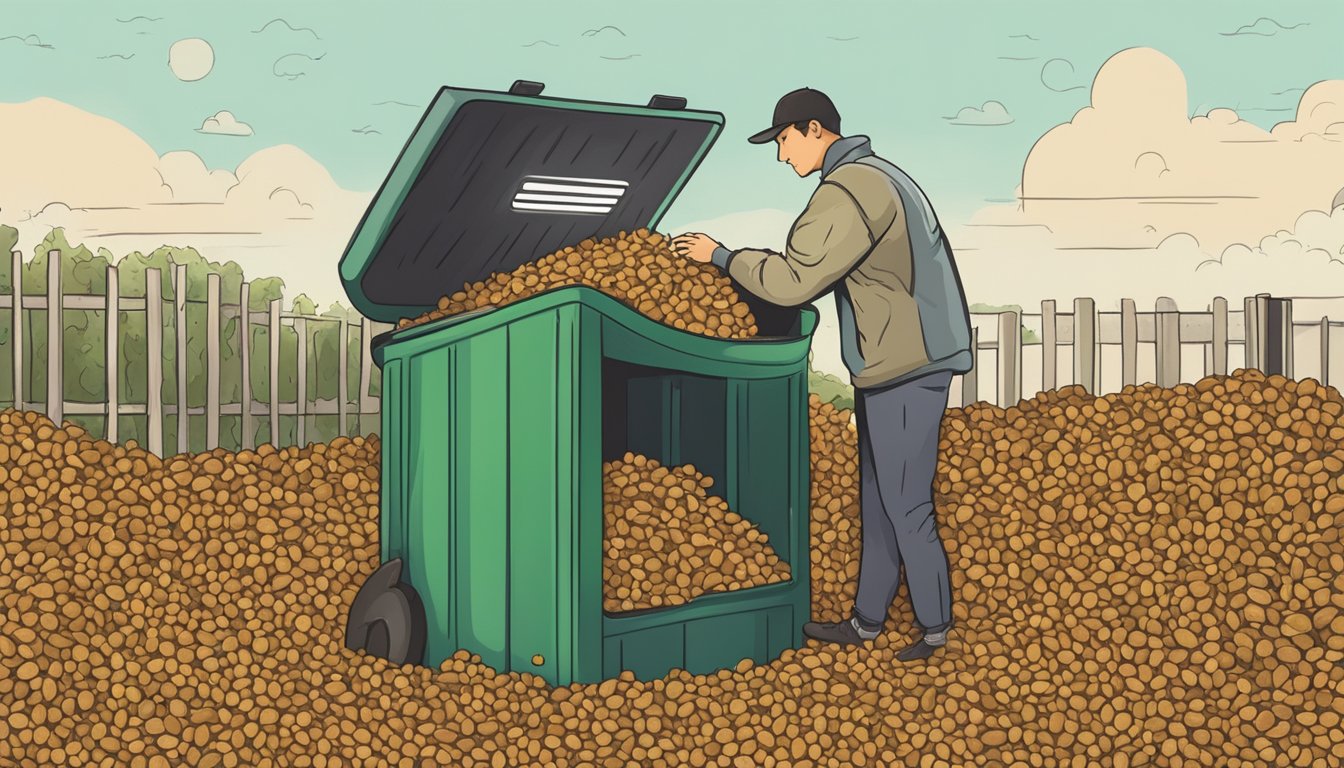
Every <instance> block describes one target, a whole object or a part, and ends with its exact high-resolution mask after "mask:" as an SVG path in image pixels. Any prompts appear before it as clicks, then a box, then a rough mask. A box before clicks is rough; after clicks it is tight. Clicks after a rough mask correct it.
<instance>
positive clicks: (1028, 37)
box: [1008, 35, 1038, 42]
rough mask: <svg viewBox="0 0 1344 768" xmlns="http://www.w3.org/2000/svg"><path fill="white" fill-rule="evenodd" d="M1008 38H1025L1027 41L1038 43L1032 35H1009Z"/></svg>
mask: <svg viewBox="0 0 1344 768" xmlns="http://www.w3.org/2000/svg"><path fill="white" fill-rule="evenodd" d="M1008 37H1010V38H1011V37H1024V38H1026V39H1028V40H1031V41H1032V42H1038V41H1037V39H1036V38H1034V37H1032V36H1031V35H1009V36H1008Z"/></svg>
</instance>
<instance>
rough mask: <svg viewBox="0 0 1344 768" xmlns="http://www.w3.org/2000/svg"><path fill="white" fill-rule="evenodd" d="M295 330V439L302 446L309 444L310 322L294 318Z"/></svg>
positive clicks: (301, 318)
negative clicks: (306, 421) (307, 414)
mask: <svg viewBox="0 0 1344 768" xmlns="http://www.w3.org/2000/svg"><path fill="white" fill-rule="evenodd" d="M294 332H295V333H297V334H298V335H299V339H298V347H297V353H298V354H296V355H295V361H294V362H295V364H296V365H297V367H298V372H297V375H296V376H295V379H296V381H295V384H296V387H295V391H294V416H295V419H296V420H297V421H296V424H295V426H294V439H295V442H296V443H297V444H298V446H299V447H300V448H302V447H303V446H305V445H307V443H306V442H304V437H305V436H306V435H305V429H304V427H305V424H304V423H303V422H304V415H305V414H306V413H307V411H308V322H307V321H306V320H304V319H303V317H301V316H298V317H295V318H294Z"/></svg>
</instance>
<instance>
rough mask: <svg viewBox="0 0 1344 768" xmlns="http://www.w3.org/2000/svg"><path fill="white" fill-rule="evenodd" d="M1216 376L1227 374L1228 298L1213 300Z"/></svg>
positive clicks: (1214, 371)
mask: <svg viewBox="0 0 1344 768" xmlns="http://www.w3.org/2000/svg"><path fill="white" fill-rule="evenodd" d="M1212 373H1213V375H1214V376H1226V375H1227V299H1225V298H1223V297H1222V296H1218V297H1215V298H1214V300H1213V371H1212Z"/></svg>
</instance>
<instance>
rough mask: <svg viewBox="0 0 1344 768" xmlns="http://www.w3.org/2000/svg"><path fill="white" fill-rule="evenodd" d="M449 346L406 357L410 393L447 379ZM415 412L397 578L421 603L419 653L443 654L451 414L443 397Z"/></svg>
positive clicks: (451, 646) (448, 618)
mask: <svg viewBox="0 0 1344 768" xmlns="http://www.w3.org/2000/svg"><path fill="white" fill-rule="evenodd" d="M452 355H453V348H452V347H443V348H440V349H437V350H434V351H433V352H428V353H425V354H422V355H417V356H415V357H413V358H411V360H410V368H409V371H408V378H409V383H410V388H411V391H412V392H415V393H428V392H433V391H435V390H436V389H438V387H439V385H440V384H441V383H442V382H445V381H451V380H452ZM418 405H419V407H418V409H417V412H418V418H416V419H414V420H413V421H411V422H410V423H408V424H407V425H406V432H407V433H408V436H409V440H408V451H407V457H406V462H405V465H406V468H407V471H408V473H409V476H408V478H407V486H408V488H409V493H408V495H407V497H406V510H407V511H408V513H409V517H408V520H409V522H408V524H407V526H406V540H405V542H404V545H403V546H404V549H405V551H406V555H407V557H406V566H405V569H404V570H403V573H404V574H405V575H404V576H403V577H402V578H403V579H405V580H406V581H407V582H409V583H410V584H411V586H413V587H415V590H416V592H418V593H419V594H420V599H421V601H422V602H423V604H424V608H425V619H426V623H427V625H428V630H429V634H428V637H427V641H426V647H425V653H426V655H427V656H428V657H430V658H446V657H448V656H451V655H452V653H453V651H454V650H456V646H455V641H456V638H454V637H453V634H454V631H453V627H452V611H453V600H454V595H453V590H452V589H444V586H445V585H451V584H452V583H453V580H452V575H451V572H450V568H451V564H452V562H453V560H454V558H452V557H450V553H451V552H452V539H451V536H450V534H449V525H450V523H451V521H452V519H453V515H452V503H453V499H452V490H453V489H452V485H451V477H452V466H453V465H452V460H453V439H452V422H451V420H450V416H451V415H452V408H451V401H450V399H449V398H440V399H437V400H434V401H432V402H421V403H419V404H418Z"/></svg>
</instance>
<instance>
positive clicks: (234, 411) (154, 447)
mask: <svg viewBox="0 0 1344 768" xmlns="http://www.w3.org/2000/svg"><path fill="white" fill-rule="evenodd" d="M48 257H49V258H48V261H47V292H46V295H45V296H37V295H23V294H22V290H21V283H22V281H21V280H20V279H18V278H17V276H18V275H21V274H22V260H21V255H20V253H19V252H18V251H15V252H14V253H13V254H12V259H13V262H12V266H13V271H12V273H11V274H13V275H14V276H16V278H15V279H14V280H12V283H13V286H12V287H11V292H10V295H8V296H0V310H3V309H8V310H9V311H10V316H11V318H12V328H13V333H12V334H11V339H12V342H11V345H10V346H11V349H10V353H11V354H12V356H13V358H12V359H13V378H14V393H15V402H13V403H12V405H13V406H14V407H16V408H19V409H23V408H26V407H30V406H37V405H39V403H38V402H25V401H24V400H23V375H24V367H23V339H24V335H23V333H22V330H23V328H24V327H25V323H24V314H23V313H24V310H45V311H49V312H50V313H51V315H49V318H48V322H47V360H46V374H47V393H46V399H45V401H42V402H41V403H40V404H41V405H42V406H43V407H45V410H46V413H47V415H48V416H49V417H50V418H51V419H52V420H54V421H57V422H60V421H61V419H62V418H63V417H64V416H66V415H93V416H104V417H106V419H105V423H106V428H105V437H106V439H108V440H109V441H116V440H117V439H118V418H119V417H121V416H129V415H143V416H147V417H148V418H147V422H148V440H147V445H146V447H147V448H148V449H149V450H151V451H153V452H154V453H155V454H158V455H163V451H164V445H163V435H164V419H165V418H173V419H175V420H176V427H177V446H176V449H177V451H178V452H187V451H188V446H189V437H190V430H189V424H190V417H191V416H204V417H205V445H206V449H207V450H209V449H212V448H216V447H219V422H220V417H221V416H233V417H239V418H240V419H241V422H242V430H241V433H242V446H241V447H243V448H253V447H255V446H254V445H253V444H252V443H253V442H254V439H253V435H254V429H253V426H254V425H255V424H256V423H257V421H256V420H258V419H268V420H269V422H270V423H269V426H270V435H271V436H272V437H271V439H272V440H274V439H275V436H276V435H279V434H280V425H279V419H280V417H281V416H282V415H283V416H293V417H296V419H295V421H296V428H295V437H296V439H297V442H298V444H299V445H304V444H305V439H306V434H305V432H306V427H305V420H306V418H307V417H310V416H321V415H334V416H336V417H337V418H338V420H339V422H340V427H339V429H340V434H343V435H344V434H353V433H356V432H357V433H360V434H363V433H368V432H376V431H377V428H378V419H377V417H378V414H379V398H378V397H376V396H373V395H371V394H370V392H369V383H370V377H371V373H372V366H373V359H372V357H371V355H370V352H369V348H370V341H371V339H372V338H373V336H374V335H375V334H377V333H381V332H383V331H384V330H388V329H390V328H392V326H391V325H388V324H384V323H374V322H372V321H370V320H369V319H367V318H363V319H362V320H361V322H359V323H353V322H348V321H345V320H343V319H340V318H333V317H320V316H316V315H306V314H300V313H294V312H283V311H281V303H280V300H278V299H277V300H274V301H271V302H270V304H269V307H268V309H267V311H264V312H259V311H248V312H247V325H248V328H249V329H250V328H251V327H252V326H264V327H265V328H266V329H267V331H268V338H269V347H270V349H269V351H270V389H269V398H268V400H267V401H254V400H253V399H252V387H251V378H250V373H251V370H250V368H251V348H250V347H251V336H252V334H251V333H248V332H240V333H239V344H240V349H239V356H238V362H237V364H238V365H239V366H240V367H241V371H240V373H241V398H240V401H241V402H238V403H223V402H221V401H220V372H221V370H222V363H221V360H222V358H221V349H220V328H221V326H222V325H223V322H224V321H226V320H228V319H231V318H236V317H238V316H239V315H240V314H241V313H242V312H243V308H245V307H248V306H249V290H250V284H249V283H248V282H243V283H242V285H241V289H240V291H239V295H238V296H237V297H236V298H237V301H236V302H234V301H230V302H228V303H224V302H223V301H222V298H223V297H221V295H220V288H221V278H220V276H219V275H218V274H211V275H209V276H208V279H207V298H206V301H205V305H206V355H205V366H206V403H205V406H204V407H198V408H180V407H178V406H176V405H169V404H165V403H164V402H163V392H162V388H163V382H164V378H163V345H164V343H165V339H164V336H165V332H164V328H165V326H164V318H163V312H164V300H163V283H162V280H163V276H162V275H161V274H160V271H159V270H157V269H147V270H146V271H145V298H143V299H137V298H124V297H121V296H120V295H119V291H118V273H117V268H116V266H115V265H109V266H108V268H107V289H106V292H105V294H104V295H78V294H71V295H63V294H62V293H61V255H60V251H57V250H53V251H50V252H49V254H48ZM172 279H173V281H174V285H175V286H176V288H177V290H175V291H174V301H173V304H172V306H171V307H170V308H169V311H171V312H173V313H174V315H175V319H176V322H175V324H174V325H173V328H174V329H183V328H185V327H186V307H187V304H188V303H199V302H196V301H192V302H189V301H188V300H187V299H186V293H187V291H186V285H187V267H186V265H180V264H179V265H174V269H173V274H172ZM233 298H234V297H230V299H233ZM1295 300H1297V301H1302V302H1305V303H1308V304H1310V303H1312V302H1331V301H1336V302H1342V303H1341V304H1340V306H1344V297H1339V298H1337V297H1325V298H1315V297H1299V298H1297V299H1293V298H1274V297H1271V296H1269V295H1268V294H1259V295H1256V296H1252V297H1247V298H1246V299H1245V300H1244V302H1243V305H1242V309H1241V310H1239V311H1229V309H1228V303H1227V300H1226V299H1223V298H1221V297H1220V298H1216V299H1214V301H1213V303H1212V306H1211V308H1210V309H1209V310H1208V311H1205V312H1191V311H1178V310H1177V308H1176V304H1175V302H1174V301H1172V300H1171V299H1165V298H1164V299H1158V301H1157V302H1156V305H1155V307H1154V310H1153V311H1152V312H1139V311H1137V308H1136V306H1135V303H1134V301H1132V300H1130V299H1125V300H1123V301H1122V302H1121V310H1120V311H1119V312H1098V311H1097V308H1096V302H1095V301H1094V300H1093V299H1090V298H1078V299H1074V302H1073V311H1072V312H1071V313H1066V312H1059V311H1057V309H1056V306H1055V302H1054V301H1043V302H1042V303H1041V311H1040V313H1039V314H1038V313H1027V314H1022V313H1018V312H1016V311H1005V312H999V313H972V320H973V324H974V326H975V327H973V329H972V344H973V347H974V349H975V350H976V355H975V358H976V362H975V368H974V369H972V370H971V371H970V372H968V373H966V374H965V375H962V376H957V377H954V380H953V387H952V393H951V397H950V402H949V406H950V407H957V406H959V405H962V404H966V403H973V402H977V401H980V400H982V399H986V398H981V397H980V383H981V379H982V377H988V379H987V380H986V383H988V380H989V379H992V380H993V382H994V385H993V395H992V396H991V398H988V399H990V401H991V402H993V403H995V404H999V405H1004V404H1013V403H1016V402H1018V401H1019V400H1021V399H1022V398H1023V397H1024V394H1023V384H1024V378H1023V365H1022V362H1023V352H1024V347H1029V346H1037V345H1038V346H1040V348H1041V371H1040V380H1039V386H1038V388H1037V389H1036V390H1034V391H1032V392H1029V393H1027V394H1026V395H1025V396H1026V397H1030V396H1032V394H1034V393H1035V392H1036V391H1049V390H1052V389H1055V388H1057V387H1059V386H1063V385H1064V384H1063V383H1061V376H1060V371H1059V370H1058V368H1059V366H1058V359H1059V351H1060V349H1061V348H1067V349H1069V350H1070V351H1071V353H1072V361H1073V362H1072V368H1073V370H1072V376H1071V378H1069V381H1068V382H1067V383H1074V384H1078V385H1081V386H1082V387H1083V388H1084V389H1085V390H1087V391H1088V392H1092V393H1096V394H1103V393H1104V392H1103V391H1102V389H1101V382H1102V377H1101V373H1102V366H1101V358H1102V352H1103V350H1105V349H1107V348H1110V347H1116V346H1118V347H1119V348H1120V352H1121V354H1120V358H1121V360H1120V386H1130V385H1133V384H1138V383H1141V382H1140V381H1139V378H1138V363H1139V360H1140V356H1139V350H1140V345H1147V344H1151V345H1152V346H1153V355H1154V358H1153V363H1154V371H1155V383H1156V384H1158V385H1159V386H1164V387H1170V386H1175V385H1176V384H1178V383H1180V381H1181V379H1182V376H1181V364H1182V348H1183V347H1188V346H1191V345H1197V346H1201V347H1203V352H1204V361H1203V375H1214V374H1216V375H1225V374H1227V373H1228V368H1229V363H1228V353H1229V350H1234V349H1238V348H1239V351H1240V352H1241V357H1242V361H1243V363H1244V367H1255V368H1259V369H1261V370H1263V371H1265V372H1266V373H1279V374H1282V375H1284V376H1288V377H1294V376H1295V374H1298V371H1297V368H1298V367H1300V366H1298V364H1297V361H1296V359H1295V358H1296V356H1295V354H1294V336H1295V331H1296V330H1298V329H1303V328H1306V327H1314V328H1316V329H1318V334H1319V335H1318V338H1319V344H1320V357H1319V365H1318V367H1317V369H1316V371H1314V372H1315V373H1316V378H1317V379H1318V381H1320V382H1321V383H1322V384H1325V385H1329V384H1330V383H1331V379H1330V343H1331V338H1332V337H1331V334H1332V328H1337V327H1338V326H1344V322H1339V321H1336V322H1332V321H1331V320H1330V319H1329V317H1328V316H1326V315H1324V313H1323V314H1322V316H1321V317H1320V318H1319V319H1315V320H1310V321H1298V320H1295V319H1294V316H1293V306H1294V305H1293V302H1294V301H1295ZM67 309H79V310H101V311H102V314H103V316H104V322H105V323H106V329H107V333H106V337H105V338H106V344H105V347H106V348H105V350H104V354H105V360H106V375H107V392H108V399H107V402H102V403H88V402H68V401H66V400H64V398H63V396H62V393H63V391H64V390H63V382H64V379H63V372H62V366H61V361H62V359H63V355H62V342H63V323H62V318H61V315H62V312H63V311H64V310H67ZM119 311H120V312H144V313H145V314H146V347H147V349H146V356H147V361H148V370H147V372H146V377H147V381H146V391H147V393H148V394H147V397H146V402H144V403H122V402H118V388H117V382H118V377H119V375H120V374H121V373H122V370H121V368H120V362H119V356H118V348H117V345H118V342H119V338H118V334H117V331H118V322H119ZM1341 315H1344V312H1341ZM986 320H988V321H990V322H989V323H988V324H987V323H985V322H984V321H986ZM1024 322H1026V323H1028V324H1030V325H1037V326H1038V327H1039V339H1040V340H1039V341H1032V342H1026V343H1024V342H1023V340H1022V333H1021V329H1022V327H1023V325H1024ZM309 323H338V324H339V325H340V330H339V342H338V348H339V349H340V350H342V354H339V355H337V356H336V357H337V363H336V366H335V368H336V371H335V375H336V377H337V386H338V392H339V393H340V396H338V397H336V398H332V399H317V400H311V401H310V400H309V398H308V397H307V396H306V395H307V391H308V389H307V383H308V382H307V376H308V350H307V333H306V328H307V324H309ZM986 325H988V326H989V327H991V328H992V327H993V326H995V325H996V326H997V333H996V334H994V338H992V339H984V338H982V336H981V329H982V327H984V326H986ZM284 326H288V327H292V328H294V330H295V331H296V333H297V340H298V347H297V356H296V366H297V370H296V371H295V378H296V380H297V384H298V393H299V394H298V396H297V397H296V402H293V403H282V402H280V399H279V367H280V366H279V361H280V336H281V328H282V327H284ZM352 329H354V330H356V331H357V332H358V333H359V338H360V350H361V352H360V356H359V360H360V362H359V371H358V376H359V387H358V395H357V397H356V399H355V401H354V402H350V401H348V400H347V398H346V396H345V394H346V393H347V392H348V391H349V390H348V388H347V384H348V377H349V375H350V371H349V370H348V367H349V366H348V363H347V358H346V354H345V353H344V351H345V350H347V349H348V344H349V334H350V333H351V332H352ZM171 341H172V343H174V344H176V351H177V354H176V365H177V371H176V374H177V376H176V379H177V402H178V403H185V402H186V401H187V381H188V370H187V334H186V332H184V331H180V330H175V331H174V334H173V338H172V339H171ZM987 356H988V357H991V358H992V361H993V362H992V367H989V368H988V369H987V370H986V366H985V365H984V363H983V362H982V361H983V360H984V358H985V357H987ZM321 362H322V361H320V360H319V361H318V363H319V365H321ZM244 404H246V407H244ZM351 416H355V417H356V418H355V419H354V421H356V422H357V425H356V427H355V430H354V431H351V430H350V423H351V419H350V417H351ZM365 417H373V419H372V424H366V423H365Z"/></svg>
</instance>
